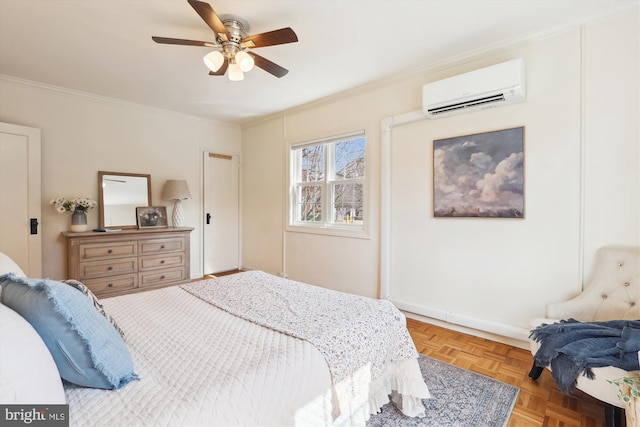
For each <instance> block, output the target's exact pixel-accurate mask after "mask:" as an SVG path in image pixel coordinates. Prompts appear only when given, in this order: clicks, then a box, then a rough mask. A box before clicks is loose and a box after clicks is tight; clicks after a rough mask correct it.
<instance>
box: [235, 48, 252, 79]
mask: <svg viewBox="0 0 640 427" xmlns="http://www.w3.org/2000/svg"><path fill="white" fill-rule="evenodd" d="M236 64H238V65H239V66H240V69H241V70H242V71H244V72H245V73H246V72H247V71H251V69H252V68H253V65H254V64H255V62H254V61H253V58H252V57H251V55H249V54H248V53H247V52H245V51H243V50H241V51H240V52H238V53H236Z"/></svg>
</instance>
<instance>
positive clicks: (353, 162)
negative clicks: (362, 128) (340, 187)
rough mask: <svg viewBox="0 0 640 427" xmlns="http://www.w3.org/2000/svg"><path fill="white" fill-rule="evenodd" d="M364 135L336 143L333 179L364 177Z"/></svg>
mask: <svg viewBox="0 0 640 427" xmlns="http://www.w3.org/2000/svg"><path fill="white" fill-rule="evenodd" d="M364 151H365V139H364V137H360V138H354V139H347V140H344V141H339V142H337V143H336V150H335V171H336V173H335V179H336V180H340V179H354V178H364Z"/></svg>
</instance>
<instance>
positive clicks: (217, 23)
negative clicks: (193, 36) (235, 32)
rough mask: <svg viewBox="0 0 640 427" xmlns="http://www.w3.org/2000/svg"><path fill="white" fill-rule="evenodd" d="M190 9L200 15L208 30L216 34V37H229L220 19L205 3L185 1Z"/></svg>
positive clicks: (193, 0) (196, 0)
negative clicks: (223, 35) (220, 35)
mask: <svg viewBox="0 0 640 427" xmlns="http://www.w3.org/2000/svg"><path fill="white" fill-rule="evenodd" d="M187 1H188V2H189V4H190V5H191V7H193V8H194V9H195V11H196V12H197V13H198V15H200V17H201V18H202V19H203V20H204V22H206V23H207V25H208V26H209V28H211V29H212V30H213V32H214V33H216V37H218V34H225V35H226V36H227V37H229V33H228V32H227V29H226V28H225V26H224V24H223V23H222V21H221V20H220V17H219V16H218V15H217V14H216V12H215V11H214V10H213V8H212V7H211V5H210V4H209V3H205V2H202V1H198V0H187Z"/></svg>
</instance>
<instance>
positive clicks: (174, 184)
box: [162, 179, 191, 227]
mask: <svg viewBox="0 0 640 427" xmlns="http://www.w3.org/2000/svg"><path fill="white" fill-rule="evenodd" d="M190 198H191V193H190V192H189V186H188V185H187V181H185V180H184V179H168V180H167V182H166V183H165V184H164V188H163V189H162V200H173V201H174V205H173V214H172V215H171V220H172V221H173V226H174V227H183V226H184V214H183V213H182V206H181V203H180V201H181V200H187V199H190Z"/></svg>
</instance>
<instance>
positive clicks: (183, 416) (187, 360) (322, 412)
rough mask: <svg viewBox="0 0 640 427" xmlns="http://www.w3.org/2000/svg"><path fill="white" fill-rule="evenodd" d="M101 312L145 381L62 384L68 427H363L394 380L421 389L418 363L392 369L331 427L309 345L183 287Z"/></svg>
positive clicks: (325, 379)
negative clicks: (101, 386) (122, 337)
mask: <svg viewBox="0 0 640 427" xmlns="http://www.w3.org/2000/svg"><path fill="white" fill-rule="evenodd" d="M102 302H103V303H104V306H105V308H106V309H107V310H108V311H109V312H110V314H112V315H113V317H114V318H115V319H116V320H117V322H118V324H119V325H120V326H121V327H122V329H123V330H124V331H125V334H126V343H127V345H128V347H129V350H130V352H131V355H132V357H133V360H134V365H135V369H136V372H137V373H138V374H139V376H140V378H141V379H140V381H135V382H132V383H130V384H128V385H127V386H126V387H124V388H122V389H120V390H98V389H88V388H81V387H76V386H73V385H70V384H65V393H66V398H67V403H69V406H70V424H71V426H113V427H118V426H123V427H124V426H127V427H128V426H240V425H242V426H362V425H364V423H365V421H366V419H367V418H368V415H369V413H370V412H371V411H372V408H373V407H374V406H375V407H376V408H379V407H380V406H381V405H382V404H384V403H386V401H384V402H382V401H380V399H379V396H380V392H381V390H382V391H383V392H386V393H390V392H391V389H392V388H396V387H397V385H398V384H397V383H396V380H395V378H397V377H399V376H400V377H407V378H413V379H414V381H415V383H414V384H413V385H411V384H409V383H410V382H404V384H405V386H407V387H408V388H409V389H420V384H419V383H422V385H423V386H424V383H423V382H422V377H421V375H420V371H419V369H418V366H417V362H415V360H411V361H409V362H413V364H411V363H398V364H395V365H393V366H387V367H386V369H385V374H384V375H383V377H382V378H380V379H379V380H376V381H375V384H372V387H371V390H376V389H377V391H375V392H371V393H372V395H371V394H370V395H368V396H364V395H363V396H360V398H359V399H354V401H353V402H352V404H351V405H350V409H349V413H343V414H342V415H341V416H340V417H339V418H338V419H334V418H335V414H334V413H333V412H334V409H335V404H334V403H333V402H332V393H331V375H330V372H329V369H328V366H327V364H326V362H325V359H324V357H323V356H322V354H321V353H320V352H319V351H318V350H317V349H316V348H315V347H314V346H313V345H312V344H310V343H308V342H306V341H303V340H301V339H298V338H294V337H291V336H288V335H285V334H282V333H280V332H276V331H273V330H270V329H267V328H264V327H262V326H259V325H257V324H255V323H252V322H249V321H247V320H243V319H240V318H238V317H237V316H234V315H232V314H229V313H227V312H225V311H223V310H220V309H218V308H216V307H213V306H212V305H211V304H209V303H207V302H205V301H202V300H200V299H198V298H196V297H194V296H193V295H191V294H189V293H188V292H186V291H185V290H183V289H181V288H179V287H172V288H166V289H160V290H155V291H149V292H144V293H140V294H132V295H125V296H120V297H114V298H107V299H103V300H102ZM414 364H415V366H414ZM416 371H417V373H416ZM360 374H361V373H360ZM356 376H357V375H356ZM356 376H354V377H356ZM354 381H356V382H357V379H355V380H354ZM409 389H407V390H405V392H409V391H410V390H409ZM371 390H370V391H371ZM425 390H426V387H425ZM373 410H374V411H375V409H373Z"/></svg>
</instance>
